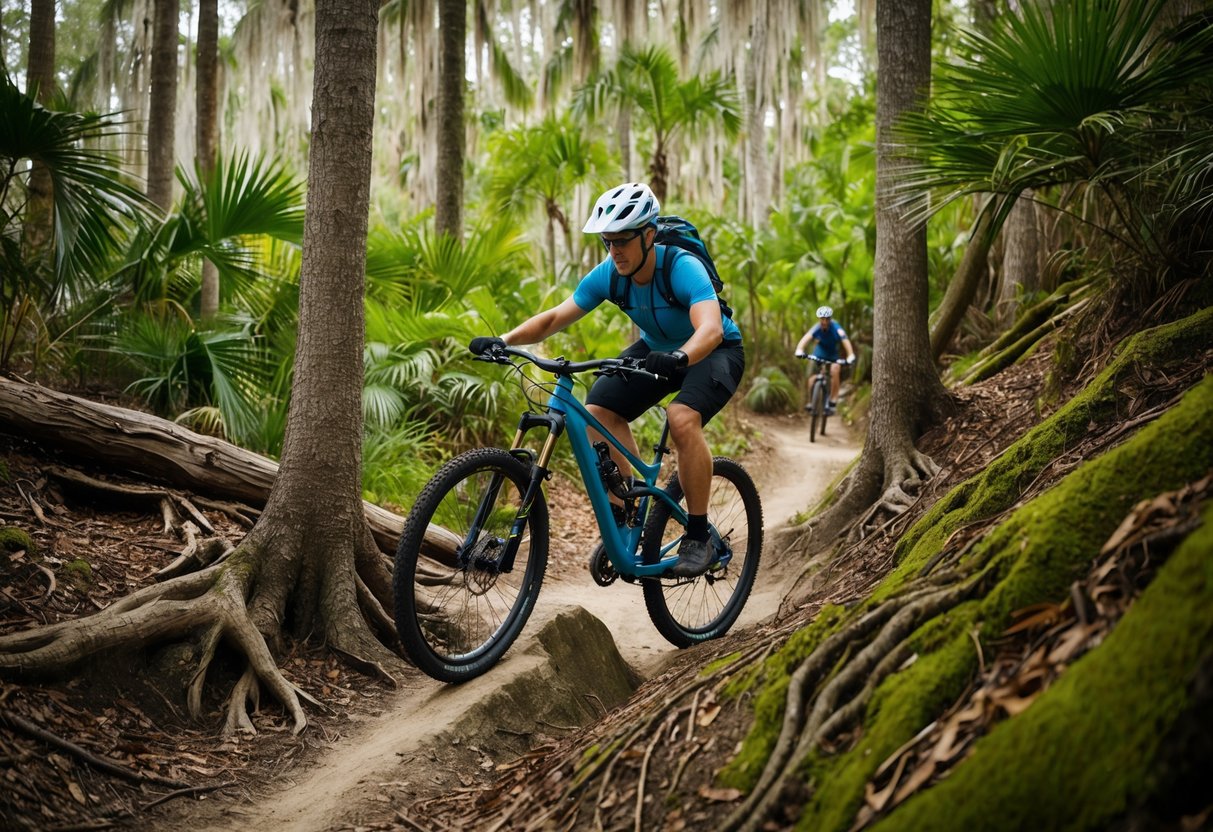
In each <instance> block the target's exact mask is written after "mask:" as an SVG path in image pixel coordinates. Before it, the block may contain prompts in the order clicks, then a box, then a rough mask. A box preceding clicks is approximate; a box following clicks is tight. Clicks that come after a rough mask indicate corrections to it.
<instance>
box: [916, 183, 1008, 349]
mask: <svg viewBox="0 0 1213 832" xmlns="http://www.w3.org/2000/svg"><path fill="white" fill-rule="evenodd" d="M996 198H997V197H996ZM996 207H997V206H995V205H993V204H989V205H987V206H986V208H985V210H984V211H982V212H981V214H979V215H978V217H977V222H976V223H974V225H973V233H972V234H971V235H970V237H969V245H968V248H966V249H965V253H964V257H962V258H961V261H960V265H959V266H957V268H956V274H955V275H953V276H952V282H951V283H949V284H948V290H947V291H946V292H945V293H944V296H943V300H942V301H941V302H940V304H939V308H938V309H937V310H936V311H935V325H934V326H933V327H932V328H931V356H932V357H933V358H934V359H935V360H936V361H938V360H939V358H940V356H942V355H943V352H944V350H946V349H947V348H948V344H949V343H950V342H951V340H952V336H954V335H955V334H956V329H957V327H959V326H960V321H961V319H962V318H964V315H965V312H967V311H968V309H969V306H970V305H971V304H972V303H973V298H974V296H975V295H976V294H977V286H978V284H980V283H981V278H982V275H983V274H984V273H985V270H986V258H987V256H988V255H989V253H990V246H991V245H992V244H993V243H994V238H995V237H996V236H997V235H998V226H997V225H995V224H994V216H995V213H996V211H995V209H996Z"/></svg>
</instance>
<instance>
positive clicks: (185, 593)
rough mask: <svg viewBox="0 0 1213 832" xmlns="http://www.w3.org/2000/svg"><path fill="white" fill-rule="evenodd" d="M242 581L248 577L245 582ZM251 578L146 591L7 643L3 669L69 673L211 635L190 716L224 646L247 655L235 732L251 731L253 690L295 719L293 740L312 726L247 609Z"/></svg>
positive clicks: (0, 642)
mask: <svg viewBox="0 0 1213 832" xmlns="http://www.w3.org/2000/svg"><path fill="white" fill-rule="evenodd" d="M242 575H243V577H241V576H242ZM249 584H251V578H250V577H249V571H248V570H236V569H230V568H226V567H225V565H216V566H211V567H209V568H207V569H204V570H202V571H200V572H196V573H192V574H187V575H182V576H180V577H178V578H173V579H172V580H169V581H166V582H164V583H160V584H155V585H153V586H149V587H146V588H144V589H142V590H139V591H138V592H135V593H132V594H131V595H128V596H127V597H126V598H123V599H122V600H120V601H117V602H115V603H114V604H111V605H110V606H109V607H107V608H105V609H104V610H102V611H101V612H99V613H97V614H96V615H92V616H89V617H87V618H81V619H77V620H74V621H67V622H63V623H61V624H54V625H51V626H48V627H41V628H37V629H34V630H28V631H25V632H20V633H13V634H11V635H7V636H3V637H0V668H3V669H11V670H15V671H17V672H20V673H28V674H37V673H47V672H53V671H57V670H62V669H65V668H67V667H70V666H72V665H74V664H77V663H80V662H83V661H85V660H87V659H89V658H91V657H94V656H96V655H97V654H98V653H102V652H105V651H110V650H118V649H124V650H129V649H131V648H137V647H143V646H146V645H149V644H152V643H156V642H160V641H166V640H170V639H181V638H185V637H187V636H189V635H190V634H191V633H194V632H197V631H199V630H201V631H203V632H204V636H203V650H202V658H201V661H200V663H199V667H198V669H197V671H196V672H195V675H194V678H193V680H192V681H191V683H190V687H189V694H188V696H189V706H190V712H191V714H193V715H195V716H197V714H198V713H199V711H200V710H201V687H202V684H203V681H204V679H205V675H206V671H207V669H208V667H209V665H210V663H211V661H212V659H213V658H214V654H215V649H216V647H217V645H218V642H219V640H220V638H224V639H226V640H227V642H228V643H230V644H232V645H234V646H235V647H236V648H237V649H239V650H240V651H241V652H243V653H244V655H245V657H246V659H247V660H248V663H249V669H248V672H246V674H245V677H244V678H242V679H241V681H240V682H239V683H238V684H237V686H236V690H237V693H238V694H240V695H233V697H232V702H231V703H230V705H229V714H228V720H227V727H228V730H231V729H232V726H233V725H235V726H238V727H241V728H251V727H252V725H251V722H250V721H249V720H248V717H247V714H246V713H244V712H243V708H244V704H245V700H246V699H247V698H248V694H249V687H250V685H251V686H253V687H254V688H255V687H256V686H257V685H256V683H257V681H260V683H261V684H264V685H265V686H266V687H267V688H268V690H269V691H270V692H271V693H272V694H273V695H274V697H275V698H277V699H278V700H279V701H280V702H281V703H282V704H283V705H284V706H285V707H286V709H287V711H288V712H289V713H290V714H291V717H292V719H293V721H294V728H293V730H294V733H296V734H297V733H299V732H300V731H302V730H303V729H304V727H306V726H307V717H306V716H305V715H304V713H303V708H302V706H301V705H300V703H299V697H298V696H297V694H296V691H295V689H294V688H293V687H292V685H291V684H290V683H289V682H288V681H287V680H286V677H284V676H283V675H282V673H281V672H280V671H279V670H278V666H277V663H276V662H275V661H274V658H273V656H272V655H271V654H270V650H269V647H268V646H267V644H266V642H265V638H264V637H263V636H262V634H261V633H260V632H259V631H258V630H257V628H256V627H254V626H253V623H252V620H251V619H250V617H249V614H248V610H247V608H246V606H245V600H244V599H245V594H246V592H247V591H248V587H249Z"/></svg>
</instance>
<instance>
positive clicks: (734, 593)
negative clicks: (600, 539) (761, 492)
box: [641, 457, 762, 647]
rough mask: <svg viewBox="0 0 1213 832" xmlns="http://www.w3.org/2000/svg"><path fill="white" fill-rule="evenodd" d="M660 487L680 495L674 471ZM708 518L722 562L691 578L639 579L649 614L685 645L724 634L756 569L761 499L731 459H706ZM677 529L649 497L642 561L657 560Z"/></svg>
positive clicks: (669, 636) (665, 509) (677, 537)
mask: <svg viewBox="0 0 1213 832" xmlns="http://www.w3.org/2000/svg"><path fill="white" fill-rule="evenodd" d="M666 490H667V491H668V492H669V494H670V496H671V497H673V498H674V499H676V500H681V499H682V485H681V484H680V483H679V482H678V477H677V475H675V476H674V477H673V478H672V479H671V480H670V483H669V485H668V486H666ZM708 522H710V523H711V524H712V526H713V528H715V529H716V530H717V531H718V532H719V534H720V539H721V550H720V553H721V554H724V553H725V552H726V551H727V552H731V557H730V558H729V561H728V563H727V564H726V565H724V566H719V565H715V566H713V567H712V568H710V569H709V570H708V571H707V572H705V573H704V574H703V575H700V576H699V577H697V578H691V579H686V578H647V579H645V580H644V582H643V586H644V603H645V606H646V607H647V608H648V611H649V618H651V619H652V620H653V624H654V625H655V626H656V627H657V630H658V632H660V633H661V634H662V635H663V636H664V637H665V638H666V640H667V641H669V642H670V643H671V644H673V645H675V646H676V647H690V646H691V645H692V644H698V643H699V642H701V641H707V640H708V639H712V638H718V637H719V636H722V635H724V634H725V633H727V632H728V631H729V628H730V627H732V626H733V623H734V622H736V621H737V616H739V615H740V614H741V610H742V608H743V607H744V606H745V602H746V599H747V598H749V597H750V590H751V589H753V587H754V578H755V576H756V575H757V574H758V560H759V557H760V556H761V554H762V503H761V502H760V501H759V499H758V489H757V488H756V487H755V486H754V481H753V480H752V479H750V475H749V474H747V473H746V470H745V469H744V468H742V467H741V465H739V464H738V463H736V462H734V461H733V460H731V459H725V458H724V457H716V458H715V459H713V460H712V490H711V494H710V497H709V502H708ZM682 534H683V527H682V525H681V524H679V523H678V522H670V508H669V506H667V505H666V504H665V503H664V502H660V501H657V502H655V503H654V506H653V509H652V511H650V512H649V519H648V522H647V523H645V527H644V548H643V550H642V552H641V557H642V559H643V560H644V562H645V563H657V562H658V561H659V560H661V553H662V551H663V550H668V549H669V547H670V546H671V545H672V544H674V543H676V542H677V541H678V540H680V539H681V538H682Z"/></svg>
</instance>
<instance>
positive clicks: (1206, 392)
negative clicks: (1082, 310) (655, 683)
mask: <svg viewBox="0 0 1213 832" xmlns="http://www.w3.org/2000/svg"><path fill="white" fill-rule="evenodd" d="M1211 411H1213V377H1209V378H1207V379H1206V380H1205V381H1204V382H1202V383H1201V384H1199V385H1197V386H1196V387H1195V388H1193V389H1192V390H1190V391H1188V393H1187V395H1185V396H1184V398H1183V400H1182V401H1181V402H1180V403H1179V404H1178V405H1177V406H1176V407H1174V408H1172V409H1171V410H1170V411H1169V412H1168V413H1166V414H1164V415H1163V416H1162V417H1161V418H1159V419H1158V420H1157V421H1156V422H1154V423H1153V424H1152V425H1149V426H1147V427H1145V428H1143V429H1142V430H1141V431H1139V432H1138V434H1137V435H1136V436H1134V437H1133V439H1132V440H1130V441H1129V442H1128V443H1126V444H1125V445H1123V446H1121V447H1119V448H1116V449H1115V450H1112V451H1109V452H1108V453H1106V454H1104V455H1103V456H1101V457H1099V458H1098V459H1095V460H1092V461H1090V462H1087V463H1085V464H1084V465H1082V466H1080V467H1079V468H1077V469H1075V471H1073V472H1072V473H1071V474H1070V475H1069V476H1067V477H1066V478H1065V479H1064V480H1062V482H1061V483H1059V484H1058V485H1057V486H1056V487H1054V488H1053V489H1051V490H1050V491H1048V492H1046V493H1045V494H1043V495H1041V496H1040V497H1038V498H1037V499H1035V500H1033V501H1031V502H1030V503H1028V504H1027V505H1025V506H1023V507H1021V508H1020V509H1018V510H1017V511H1016V512H1015V513H1014V514H1012V515H1011V516H1010V517H1009V518H1007V520H1006V521H1004V522H1003V523H1002V524H1001V525H1000V526H999V527H998V528H997V529H996V530H995V531H994V532H993V533H992V534H990V535H989V536H988V537H987V539H986V540H984V541H983V542H982V543H981V544H979V545H978V546H976V547H974V550H973V552H972V553H971V554H970V557H972V558H988V559H989V565H988V566H987V567H986V568H987V569H988V570H989V573H988V575H987V580H988V581H989V582H992V584H993V588H992V590H991V591H990V592H989V593H988V595H987V596H986V597H985V598H983V599H981V600H980V601H974V602H970V603H967V604H965V605H962V606H960V607H957V608H956V609H953V610H951V611H949V612H948V613H946V614H945V615H943V616H940V617H937V618H936V619H934V620H932V621H928V622H925V623H924V624H923V626H922V627H920V628H919V629H918V631H917V632H916V633H915V634H914V636H913V645H914V647H915V650H916V652H918V653H919V660H918V661H917V662H916V663H915V664H914V665H912V666H911V667H910V668H909V669H908V670H906V671H904V672H902V673H899V674H896V675H895V676H893V677H891V678H890V679H888V680H886V681H885V683H884V684H883V685H882V686H881V688H880V689H879V696H878V697H877V698H876V699H874V701H873V703H872V705H871V707H870V708H869V711H868V714H867V715H866V717H865V722H864V729H863V740H862V741H861V742H860V744H859V746H858V747H857V748H856V749H854V750H852V751H850V752H848V753H846V754H842V755H839V756H838V757H837V758H819V759H816V760H814V761H811V762H810V768H809V772H810V774H811V776H812V778H813V794H814V797H813V798H812V799H811V800H810V802H809V803H808V804H807V805H806V807H805V814H804V816H803V821H804V822H803V824H802V827H803V828H813V829H823V830H834V829H837V830H845V829H846V828H848V826H849V825H850V823H851V822H852V820H853V816H854V811H855V810H856V809H857V808H858V806H859V804H860V802H861V801H862V799H863V789H864V785H865V784H866V783H867V781H868V779H869V778H870V777H871V775H872V773H873V772H874V771H875V770H876V767H877V766H879V765H880V763H881V762H883V760H884V759H885V758H886V757H887V756H888V755H889V754H891V753H892V751H894V750H895V749H896V748H898V747H899V746H900V745H901V744H902V743H904V742H906V741H907V740H909V739H910V738H911V737H913V736H914V734H915V733H917V732H918V731H919V730H921V728H922V727H923V726H925V725H927V724H929V723H930V722H931V721H932V720H934V719H936V718H938V716H939V715H940V714H942V713H943V711H945V710H946V709H947V707H949V706H950V705H951V704H952V703H953V701H954V700H955V697H957V696H959V695H960V692H961V691H962V690H963V688H964V686H965V685H966V684H967V683H968V680H969V678H971V675H972V673H973V672H974V671H975V669H976V652H975V649H974V647H973V644H972V640H971V638H970V636H969V635H968V633H969V632H970V631H971V630H972V629H973V628H974V627H976V626H977V624H978V622H981V626H982V630H983V638H987V639H988V638H991V637H996V636H997V635H998V634H999V633H1000V632H1001V631H1002V630H1003V629H1004V628H1005V625H1006V623H1008V622H1009V620H1010V616H1011V613H1012V612H1013V611H1014V610H1017V609H1021V608H1023V607H1026V606H1028V605H1030V604H1035V603H1040V602H1043V601H1051V602H1057V601H1060V600H1063V599H1064V598H1066V597H1067V595H1068V592H1069V586H1070V584H1071V583H1072V582H1073V581H1074V580H1075V579H1076V578H1077V577H1079V576H1080V575H1081V574H1083V573H1084V572H1085V571H1086V570H1087V569H1088V568H1089V565H1090V563H1091V561H1092V559H1093V558H1094V557H1095V556H1096V555H1097V554H1098V552H1099V549H1100V547H1101V546H1102V544H1103V543H1104V541H1106V540H1107V539H1108V537H1109V536H1111V534H1112V532H1113V531H1115V529H1116V527H1117V526H1118V525H1119V523H1120V521H1121V519H1122V518H1123V517H1124V516H1125V515H1126V514H1127V513H1128V512H1129V510H1130V509H1131V508H1132V507H1133V505H1135V504H1136V503H1137V502H1139V501H1140V500H1142V499H1144V498H1146V497H1150V496H1153V495H1156V494H1158V493H1160V492H1163V491H1166V490H1170V489H1174V488H1178V487H1180V486H1182V485H1183V484H1185V483H1187V482H1190V481H1192V480H1195V479H1198V478H1199V477H1200V476H1202V475H1203V474H1204V473H1205V472H1206V471H1207V470H1208V463H1209V452H1208V451H1209V448H1213V420H1210V419H1209V418H1208V413H1210V412H1211ZM1208 591H1209V592H1213V588H1210V589H1209V590H1208ZM1193 614H1195V610H1193ZM1205 618H1206V619H1207V618H1209V616H1208V615H1207V614H1206V615H1205ZM1208 627H1209V628H1211V629H1213V624H1209V625H1208ZM1157 643H1158V644H1165V643H1167V642H1165V641H1160V642H1157ZM1124 678H1125V679H1132V678H1135V677H1133V676H1126V677H1124ZM1113 687H1115V686H1113ZM1084 707H1091V706H1090V705H1089V704H1088V705H1086V706H1084ZM1047 747H1048V746H1047V745H1042V746H1041V747H1040V749H1039V751H1038V753H1039V754H1041V755H1045V756H1047V755H1046V752H1045V751H1044V749H1045V748H1047ZM1024 759H1025V760H1033V761H1035V760H1036V758H1035V757H1034V756H1032V755H1028V756H1026V757H1024ZM1004 779H1005V778H1004ZM1030 795H1031V792H1024V793H1021V794H1020V795H1019V797H1018V798H1017V799H1019V800H1023V801H1028V802H1030ZM941 811H942V810H941ZM936 820H937V819H936ZM969 820H970V823H971V824H974V825H971V826H970V827H969V828H981V829H987V828H989V827H988V825H986V824H981V823H976V822H975V821H974V820H973V819H972V818H971V817H970V819H969ZM1025 825H1026V826H1030V825H1031V824H1019V825H1016V824H1014V823H1012V824H1009V825H1008V826H1007V827H1006V828H1008V829H1015V828H1024V827H1025ZM1043 825H1045V826H1047V825H1048V824H1043ZM897 828H900V827H897ZM953 828H957V829H961V828H965V827H964V825H963V824H958V825H956V826H954V827H953Z"/></svg>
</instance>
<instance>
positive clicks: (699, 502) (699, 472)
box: [666, 402, 712, 514]
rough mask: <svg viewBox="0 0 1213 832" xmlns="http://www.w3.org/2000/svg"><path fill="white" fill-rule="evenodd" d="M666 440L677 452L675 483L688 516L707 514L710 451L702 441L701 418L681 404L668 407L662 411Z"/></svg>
mask: <svg viewBox="0 0 1213 832" xmlns="http://www.w3.org/2000/svg"><path fill="white" fill-rule="evenodd" d="M666 415H667V416H668V418H669V421H670V437H671V438H672V439H673V440H674V447H676V448H677V449H678V481H679V482H680V483H682V491H683V493H684V494H685V495H686V498H687V513H688V514H707V513H708V494H709V492H710V490H711V488H712V451H711V449H709V448H708V441H707V440H706V439H704V437H703V417H702V416H700V415H699V411H697V410H693V409H691V408H689V407H687V406H686V405H685V404H678V403H677V402H674V403H671V404H670V406H669V408H667V410H666Z"/></svg>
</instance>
